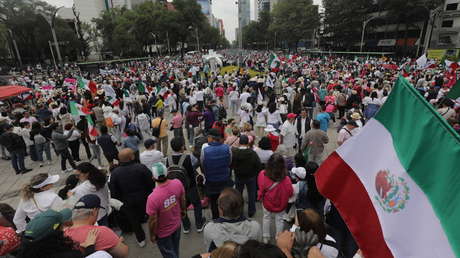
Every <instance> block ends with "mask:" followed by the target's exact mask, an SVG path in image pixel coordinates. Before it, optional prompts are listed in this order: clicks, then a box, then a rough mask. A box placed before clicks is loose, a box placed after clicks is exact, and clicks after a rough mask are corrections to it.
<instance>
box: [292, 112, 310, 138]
mask: <svg viewBox="0 0 460 258" xmlns="http://www.w3.org/2000/svg"><path fill="white" fill-rule="evenodd" d="M310 124H311V119H310V117H308V111H307V109H306V108H302V110H301V111H300V116H298V117H297V119H296V120H295V128H296V129H297V138H298V146H299V147H300V145H302V139H303V137H304V136H305V134H306V133H307V132H308V131H310Z"/></svg>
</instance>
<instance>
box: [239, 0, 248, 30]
mask: <svg viewBox="0 0 460 258" xmlns="http://www.w3.org/2000/svg"><path fill="white" fill-rule="evenodd" d="M238 16H239V19H240V25H241V27H244V26H246V25H248V24H249V22H250V21H251V2H250V0H239V1H238Z"/></svg>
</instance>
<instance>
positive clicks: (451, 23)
mask: <svg viewBox="0 0 460 258" xmlns="http://www.w3.org/2000/svg"><path fill="white" fill-rule="evenodd" d="M453 26H454V20H444V21H442V25H441V27H443V28H452V27H453Z"/></svg>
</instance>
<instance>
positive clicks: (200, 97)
mask: <svg viewBox="0 0 460 258" xmlns="http://www.w3.org/2000/svg"><path fill="white" fill-rule="evenodd" d="M195 98H196V100H197V101H203V100H204V92H203V91H202V90H199V91H196V92H195Z"/></svg>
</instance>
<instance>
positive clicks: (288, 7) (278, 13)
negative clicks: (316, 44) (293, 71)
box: [269, 0, 319, 48]
mask: <svg viewBox="0 0 460 258" xmlns="http://www.w3.org/2000/svg"><path fill="white" fill-rule="evenodd" d="M272 17H273V22H272V23H271V24H270V27H269V29H270V31H271V32H273V33H276V34H277V38H281V39H283V40H284V41H285V42H286V43H287V45H288V47H289V48H291V47H293V48H297V46H298V44H299V42H300V41H301V40H303V39H309V38H311V37H309V36H308V35H313V32H314V30H315V29H317V28H318V26H319V14H318V6H316V5H313V1H312V0H290V1H281V2H279V3H278V4H276V5H275V7H274V8H273V13H272Z"/></svg>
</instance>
